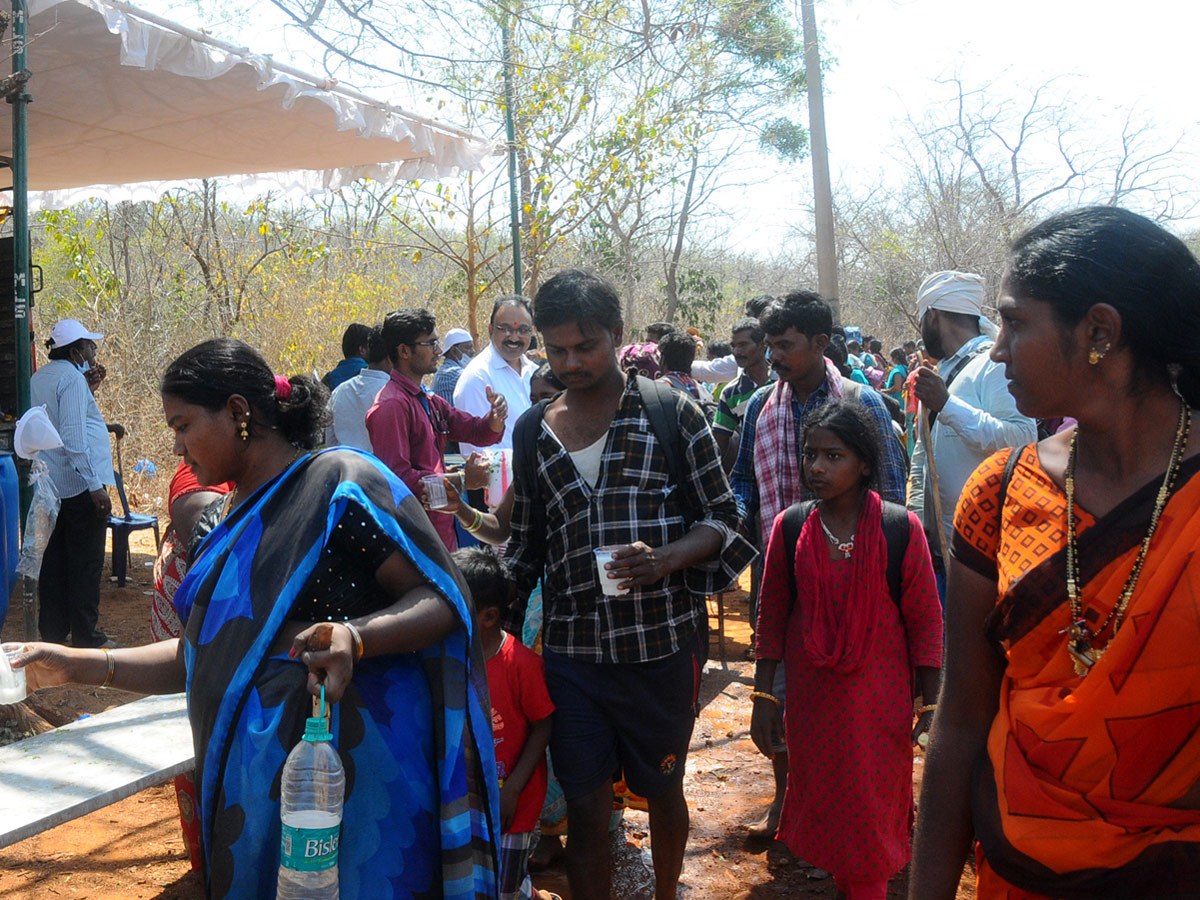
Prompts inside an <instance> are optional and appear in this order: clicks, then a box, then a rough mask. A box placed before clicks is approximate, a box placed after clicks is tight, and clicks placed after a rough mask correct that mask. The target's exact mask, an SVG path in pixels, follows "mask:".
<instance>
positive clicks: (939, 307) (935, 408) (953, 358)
mask: <svg viewBox="0 0 1200 900" xmlns="http://www.w3.org/2000/svg"><path fill="white" fill-rule="evenodd" d="M917 318H918V320H919V322H920V325H921V337H922V339H924V341H925V351H926V353H928V354H929V355H930V356H932V357H933V358H934V359H936V360H938V364H937V369H936V371H935V370H934V369H933V368H931V367H929V366H928V365H925V366H921V367H920V368H919V369H917V372H916V374H915V376H914V378H913V393H914V394H915V395H916V397H917V399H918V400H920V401H921V406H922V408H923V410H924V412H923V415H927V416H928V417H929V421H930V425H931V430H930V444H931V446H929V447H927V446H926V445H925V440H924V437H923V436H922V434H921V432H918V437H917V443H916V448H915V449H914V451H913V456H912V465H911V468H910V475H909V485H908V508H909V509H911V510H912V511H913V512H915V513H916V514H917V515H918V516H920V517H921V521H923V522H924V523H925V532H926V534H927V535H928V537H929V547H930V549H931V550H932V551H933V555H934V566H935V569H936V571H937V573H938V588H939V591H940V592H941V593H942V595H943V597H944V595H945V568H944V565H943V563H944V560H943V559H942V555H943V552H944V549H943V548H948V547H949V546H950V538H951V536H952V534H953V531H954V510H955V507H956V506H957V505H958V495H959V494H960V493H961V491H962V488H963V485H964V484H966V482H967V478H969V477H970V475H971V473H972V472H974V471H975V469H976V467H978V466H979V464H980V463H981V462H983V461H984V460H985V459H987V458H988V457H989V456H991V455H992V454H993V453H995V452H996V451H998V450H1002V449H1003V448H1005V447H1023V446H1024V445H1025V444H1028V443H1030V442H1031V441H1036V440H1037V423H1035V422H1034V421H1033V419H1029V418H1026V417H1025V416H1023V415H1021V414H1020V413H1019V412H1017V405H1016V403H1015V402H1014V401H1013V397H1012V394H1010V393H1009V392H1008V379H1007V378H1005V377H1004V367H1003V366H1001V365H999V364H997V363H994V362H992V360H991V359H990V357H989V356H988V351H989V350H990V349H991V348H992V344H993V343H994V341H993V336H994V335H995V333H996V329H995V326H994V325H993V324H992V323H991V322H990V321H988V320H987V319H986V318H985V317H984V316H983V278H982V276H979V275H972V274H969V273H966V272H938V273H936V274H934V275H930V276H929V277H928V278H926V279H925V280H924V281H923V282H922V283H921V288H920V290H918V291H917ZM931 456H932V462H933V466H934V468H935V469H936V471H937V476H938V497H939V499H940V501H941V521H940V522H939V521H937V516H936V514H935V507H934V502H933V498H932V496H931V495H930V494H929V492H928V491H927V489H926V488H927V484H928V483H929V477H928V476H929V468H930V466H929V458H930V457H931ZM939 528H940V529H941V534H940V536H939V533H938V529H939Z"/></svg>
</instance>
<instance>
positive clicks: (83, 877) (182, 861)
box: [0, 532, 975, 900]
mask: <svg viewBox="0 0 1200 900" xmlns="http://www.w3.org/2000/svg"><path fill="white" fill-rule="evenodd" d="M133 540H134V557H133V565H132V566H130V568H129V578H128V581H127V582H126V584H125V586H124V587H123V588H118V587H117V586H116V584H115V583H114V582H111V581H109V579H108V574H109V570H108V569H107V568H106V569H105V582H104V585H103V588H102V592H101V604H100V627H101V628H102V629H103V630H104V631H105V632H106V633H107V634H108V635H109V636H110V637H112V638H114V639H115V640H117V641H118V642H119V643H121V644H122V645H123V646H133V645H136V644H140V643H145V642H147V641H148V640H149V639H150V629H149V615H150V601H151V589H152V584H151V564H152V563H153V559H154V556H153V554H154V540H153V537H152V536H148V532H138V533H136V534H135V535H134V536H133ZM18 600H19V591H18V594H17V595H16V596H14V604H13V606H12V607H11V608H10V611H9V615H8V619H7V621H6V624H5V628H4V632H3V637H4V640H7V641H16V640H22V639H24V638H25V635H24V634H23V633H22V616H21V609H20V606H19V603H18ZM724 607H725V628H724V641H723V642H722V641H721V640H720V635H719V629H718V620H717V616H716V612H717V610H716V603H715V602H714V603H712V604H710V611H711V612H712V613H713V616H712V645H711V648H710V662H709V664H708V666H707V668H706V670H705V676H704V681H703V685H702V697H701V702H702V705H703V709H702V712H701V715H700V719H699V721H698V722H697V723H696V730H695V733H694V736H693V739H692V748H691V755H690V756H689V759H688V767H687V774H686V776H685V779H684V785H685V793H686V796H687V799H688V804H689V806H690V808H691V813H692V828H691V837H690V840H689V843H688V849H687V857H686V859H685V861H684V869H683V878H682V889H681V897H684V898H693V900H776V898H782V897H799V896H805V897H811V898H828V900H833V898H835V897H837V896H838V892H837V889H836V888H835V887H834V884H833V880H832V879H831V878H814V877H813V875H814V870H813V869H812V867H810V866H808V865H807V864H805V863H803V862H802V861H800V860H797V859H796V858H795V856H793V855H792V854H791V853H790V852H789V851H788V849H787V848H786V847H784V846H783V845H782V844H780V843H778V842H776V841H768V840H753V839H750V838H749V837H748V835H747V832H746V830H745V828H744V823H748V822H751V821H754V820H756V819H758V818H759V816H760V815H761V813H762V811H763V810H764V809H765V808H766V806H767V804H768V803H769V802H770V799H771V796H772V793H773V788H772V782H771V768H770V763H769V761H768V760H766V759H765V758H763V757H762V756H760V755H759V754H758V752H757V751H756V750H755V748H754V745H753V744H752V743H751V741H750V735H749V726H750V691H751V690H752V685H753V679H754V666H753V663H751V662H748V661H746V656H747V651H748V648H749V641H750V628H749V622H748V617H749V604H748V602H747V596H746V594H745V592H744V591H738V592H730V593H727V594H725V595H724ZM138 696H139V695H137V694H130V693H126V692H123V691H112V690H100V689H98V688H91V687H72V686H64V687H60V688H53V689H49V690H45V691H39V692H38V694H37V695H33V696H32V697H31V701H32V704H31V705H32V707H33V709H34V711H35V712H36V713H37V714H38V715H39V716H41V717H42V718H44V719H45V720H46V721H47V722H49V723H50V724H52V725H59V724H63V723H65V722H69V721H72V720H74V719H75V718H78V717H79V716H81V715H85V714H94V713H97V712H101V711H103V710H105V709H108V708H110V707H113V706H116V705H119V704H122V703H127V702H129V701H131V700H134V699H136V698H137V697H138ZM2 709H6V708H3V707H0V710H2ZM3 727H4V725H3V723H0V730H2V729H3ZM9 727H10V728H11V727H12V726H11V724H10V725H9ZM915 762H916V765H915V766H914V777H915V778H916V780H917V782H918V784H919V781H920V774H921V768H922V767H921V763H922V759H921V757H920V754H919V753H918V754H917V757H916V760H915ZM0 777H2V776H0ZM613 840H614V850H615V852H616V853H617V854H618V855H619V858H620V866H619V871H618V873H617V877H616V881H615V883H614V892H613V895H614V897H618V896H619V900H641V898H645V900H650V898H651V897H652V894H653V886H652V882H651V881H650V880H649V826H648V822H647V818H646V814H645V813H642V812H637V811H627V812H626V814H625V821H624V823H623V825H622V827H621V829H619V830H618V831H617V832H616V833H615V834H614V838H613ZM965 874H966V875H968V876H970V874H971V873H970V872H969V871H968V872H966V873H965ZM534 881H535V884H536V886H537V887H540V888H545V889H547V890H551V891H554V892H556V893H559V894H561V895H562V896H563V898H564V900H570V891H569V890H568V888H567V882H566V876H565V872H564V870H563V868H562V863H561V862H559V863H557V864H556V865H555V866H553V867H551V868H550V869H549V870H548V871H546V872H544V873H539V874H538V875H537V876H536V877H535V879H534ZM973 881H974V879H973V877H965V878H964V879H963V884H962V887H960V889H959V894H958V900H974V897H975V891H974V884H973ZM907 883H908V879H907V872H902V873H900V874H899V875H898V876H896V877H895V878H894V879H892V882H891V885H890V886H889V889H888V897H889V898H902V897H904V896H905V894H906V891H907ZM203 896H204V891H203V888H202V886H201V884H200V881H199V879H198V878H197V877H196V875H195V874H194V873H192V872H191V866H190V863H189V861H188V858H187V851H186V850H185V848H184V843H183V838H182V836H181V834H180V830H179V819H178V809H177V807H176V804H175V791H174V788H173V787H172V785H171V784H170V783H168V784H165V785H160V786H158V787H153V788H149V789H147V790H145V791H142V792H141V793H139V794H136V795H134V796H133V797H130V798H128V799H126V800H123V801H121V802H119V803H114V804H112V805H111V806H108V807H106V808H104V809H102V810H98V811H97V812H94V813H92V814H90V815H88V816H84V817H82V818H80V819H76V820H74V821H72V822H68V823H66V824H64V825H60V826H58V827H57V828H54V829H52V830H50V831H47V832H45V833H43V834H40V835H38V836H36V837H33V838H30V839H28V840H26V841H22V842H21V843H19V844H14V845H12V846H10V847H6V848H4V849H2V850H0V897H3V898H5V900H43V898H46V897H55V898H63V900H69V898H79V900H84V898H87V900H94V898H99V897H103V898H106V900H151V898H153V900H200V898H202V897H203Z"/></svg>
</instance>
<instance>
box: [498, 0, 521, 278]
mask: <svg viewBox="0 0 1200 900" xmlns="http://www.w3.org/2000/svg"><path fill="white" fill-rule="evenodd" d="M501 15H502V16H503V18H502V19H501V20H500V33H501V36H502V41H503V54H504V127H505V131H506V132H507V133H508V199H509V219H510V221H511V224H512V253H513V292H514V293H517V294H522V293H524V288H525V279H524V278H523V277H522V275H521V199H520V192H519V191H518V190H517V133H516V128H515V127H514V126H513V83H512V79H513V67H514V63H513V37H512V29H511V27H510V25H509V11H508V9H507V7H505V8H504V9H503V11H502V13H501Z"/></svg>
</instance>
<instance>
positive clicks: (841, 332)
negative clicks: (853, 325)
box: [829, 325, 846, 344]
mask: <svg viewBox="0 0 1200 900" xmlns="http://www.w3.org/2000/svg"><path fill="white" fill-rule="evenodd" d="M829 337H830V338H835V337H840V338H841V339H842V343H843V344H844V343H845V342H846V329H845V328H843V327H842V326H841V325H834V326H833V327H832V328H830V329H829Z"/></svg>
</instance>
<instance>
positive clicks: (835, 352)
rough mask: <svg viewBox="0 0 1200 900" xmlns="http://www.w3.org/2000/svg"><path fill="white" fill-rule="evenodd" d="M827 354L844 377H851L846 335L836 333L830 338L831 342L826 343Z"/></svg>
mask: <svg viewBox="0 0 1200 900" xmlns="http://www.w3.org/2000/svg"><path fill="white" fill-rule="evenodd" d="M825 356H826V358H827V359H829V360H830V361H831V362H832V363H833V364H834V365H835V366H837V368H838V371H839V372H841V373H842V377H843V378H849V377H850V366H849V365H847V364H846V360H847V359H848V357H847V356H846V339H845V336H844V335H840V334H835V335H832V336H831V337H830V338H829V343H828V344H826V345H825Z"/></svg>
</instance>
